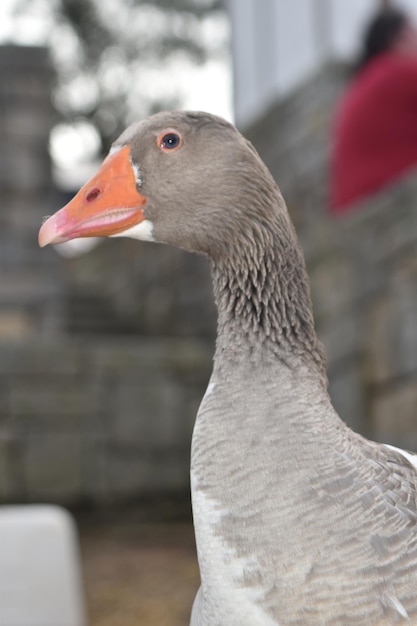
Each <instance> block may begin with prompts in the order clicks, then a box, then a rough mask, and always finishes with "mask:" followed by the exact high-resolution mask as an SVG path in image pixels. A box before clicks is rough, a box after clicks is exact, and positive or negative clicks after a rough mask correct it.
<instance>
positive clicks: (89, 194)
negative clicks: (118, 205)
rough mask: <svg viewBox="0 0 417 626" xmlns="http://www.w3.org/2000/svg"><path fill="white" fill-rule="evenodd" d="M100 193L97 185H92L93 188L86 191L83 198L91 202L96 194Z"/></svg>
mask: <svg viewBox="0 0 417 626" xmlns="http://www.w3.org/2000/svg"><path fill="white" fill-rule="evenodd" d="M100 193H101V192H100V189H99V188H98V187H94V189H92V190H91V191H89V192H88V194H87V195H86V197H85V199H86V200H87V202H93V201H94V200H95V199H96V198H97V196H99V195H100Z"/></svg>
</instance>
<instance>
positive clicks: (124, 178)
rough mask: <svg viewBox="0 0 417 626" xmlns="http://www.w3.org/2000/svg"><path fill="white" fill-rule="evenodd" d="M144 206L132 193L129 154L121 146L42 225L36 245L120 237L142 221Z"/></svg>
mask: <svg viewBox="0 0 417 626" xmlns="http://www.w3.org/2000/svg"><path fill="white" fill-rule="evenodd" d="M146 202H147V199H146V197H145V196H142V195H141V194H140V193H139V192H138V191H137V189H136V179H135V173H134V170H133V167H132V164H131V161H130V150H129V147H128V146H124V147H123V148H121V149H120V150H118V151H117V152H115V153H114V154H110V155H109V156H108V157H107V158H106V159H105V160H104V161H103V164H102V166H101V167H100V169H99V171H98V172H97V174H96V175H95V176H93V178H91V179H90V180H89V181H88V182H87V183H86V184H85V185H84V186H83V187H82V188H81V189H80V191H79V192H78V193H77V195H76V196H74V198H73V199H72V200H70V202H68V204H66V205H65V206H64V208H62V209H61V210H60V211H58V212H57V213H55V215H52V217H50V218H49V219H48V220H47V221H46V222H45V223H44V224H43V226H42V228H41V229H40V231H39V245H40V246H41V247H42V248H43V247H44V246H46V245H47V244H48V243H63V242H64V241H68V240H69V239H75V238H76V237H108V236H110V235H116V234H118V233H122V232H123V231H125V230H127V229H128V228H131V227H132V226H135V225H136V224H139V223H140V222H142V221H143V220H144V219H145V216H144V215H143V208H144V206H145V204H146Z"/></svg>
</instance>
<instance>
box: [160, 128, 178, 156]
mask: <svg viewBox="0 0 417 626" xmlns="http://www.w3.org/2000/svg"><path fill="white" fill-rule="evenodd" d="M158 143H159V146H160V148H161V150H165V151H167V150H177V149H178V148H180V147H181V145H182V140H181V137H180V136H179V135H178V134H177V133H174V132H169V133H164V134H163V135H161V136H160V138H159V141H158Z"/></svg>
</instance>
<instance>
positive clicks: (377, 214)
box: [246, 66, 417, 450]
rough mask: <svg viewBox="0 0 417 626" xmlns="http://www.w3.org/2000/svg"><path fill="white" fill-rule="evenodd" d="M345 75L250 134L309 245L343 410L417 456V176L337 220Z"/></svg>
mask: <svg viewBox="0 0 417 626" xmlns="http://www.w3.org/2000/svg"><path fill="white" fill-rule="evenodd" d="M345 77H346V71H345V69H344V68H343V67H339V66H330V67H327V68H324V69H323V70H322V71H321V72H320V73H319V74H318V75H316V76H314V77H312V79H311V80H310V81H309V82H308V83H306V84H305V85H304V86H302V87H301V88H300V89H299V90H298V91H297V92H296V93H294V94H293V95H292V96H291V97H289V98H288V99H287V100H285V101H284V102H282V103H280V104H278V105H276V106H274V107H273V108H272V109H271V110H270V111H268V113H267V114H266V115H265V116H264V117H263V118H262V119H261V120H259V121H258V122H257V123H256V124H254V125H253V126H252V127H251V128H249V129H246V134H247V135H248V137H249V138H250V139H251V140H252V141H253V143H254V144H255V146H256V147H257V149H258V150H259V152H260V154H261V156H262V157H263V158H264V160H265V161H266V163H267V164H268V166H269V167H270V169H271V171H272V173H273V175H274V177H275V179H276V180H277V182H278V184H279V185H280V187H281V190H282V192H283V195H284V197H285V199H286V201H287V204H288V207H289V210H290V213H291V216H292V218H293V221H294V223H295V225H296V228H297V232H298V234H299V237H300V239H301V242H302V246H303V248H304V253H305V256H306V261H307V268H308V271H309V275H310V278H311V285H312V295H313V301H314V311H315V319H316V327H317V330H318V333H319V336H320V338H321V340H322V341H323V343H324V346H325V349H326V354H327V360H328V372H329V379H330V393H331V396H332V399H333V402H334V404H335V406H336V408H337V409H338V411H339V413H340V414H341V416H342V417H343V419H344V420H345V421H347V422H348V423H349V424H350V425H351V426H352V427H353V428H354V429H355V430H358V431H360V432H362V433H364V434H365V435H367V436H370V437H372V438H375V439H378V440H382V441H386V442H390V443H393V444H397V445H400V446H403V447H406V448H409V449H410V448H411V449H416V450H417V287H416V285H417V172H416V173H414V172H412V173H411V175H409V176H408V177H406V178H403V179H402V180H399V181H398V182H397V183H396V184H395V185H392V186H391V187H390V188H389V189H387V190H385V191H384V192H383V193H381V194H380V195H378V196H376V197H374V198H373V199H372V200H371V201H369V202H366V203H363V204H362V205H360V206H357V207H354V209H353V210H352V212H351V213H349V214H348V215H347V216H346V217H343V218H339V219H331V218H330V217H329V215H328V213H327V201H326V190H327V180H326V179H327V166H328V156H329V154H328V150H329V145H330V140H329V137H330V127H331V120H332V115H333V110H334V104H335V101H336V99H337V97H338V95H339V94H340V91H341V88H342V87H343V85H344V84H345Z"/></svg>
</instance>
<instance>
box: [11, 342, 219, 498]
mask: <svg viewBox="0 0 417 626" xmlns="http://www.w3.org/2000/svg"><path fill="white" fill-rule="evenodd" d="M0 354H1V360H0V394H1V395H0V397H1V412H2V423H1V430H0V500H1V501H18V502H21V501H23V502H34V501H53V502H61V503H65V504H78V505H79V504H89V505H95V506H97V505H118V504H120V503H123V502H127V501H136V500H139V499H141V498H143V497H145V496H146V497H147V496H154V497H158V496H164V497H165V496H169V495H170V494H171V495H178V494H182V495H183V496H184V497H185V498H187V497H188V496H187V491H188V483H189V463H190V460H189V456H190V453H189V450H190V440H191V431H192V426H193V423H194V418H195V414H196V411H197V408H198V405H199V402H200V400H201V396H202V393H203V390H204V389H205V386H206V385H207V380H208V378H209V375H210V361H211V355H212V350H211V348H210V347H209V346H208V345H207V343H206V342H202V341H197V340H192V339H188V340H187V341H184V340H182V339H170V340H168V339H166V338H165V339H163V340H160V339H159V340H158V339H150V340H146V339H139V338H131V337H129V338H126V339H122V338H120V337H118V338H117V339H111V338H107V339H106V340H97V338H93V339H91V338H85V337H84V338H83V339H82V340H80V339H78V340H77V339H74V338H71V339H68V340H63V339H61V340H60V341H59V342H57V341H44V342H43V343H42V344H40V343H39V342H38V341H29V342H25V343H20V344H17V343H15V342H13V343H11V344H9V345H6V344H4V343H3V344H2V345H1V351H0Z"/></svg>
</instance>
